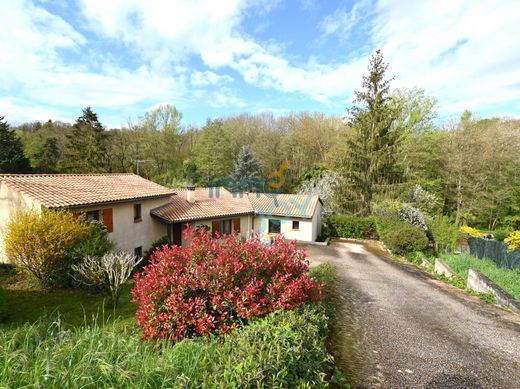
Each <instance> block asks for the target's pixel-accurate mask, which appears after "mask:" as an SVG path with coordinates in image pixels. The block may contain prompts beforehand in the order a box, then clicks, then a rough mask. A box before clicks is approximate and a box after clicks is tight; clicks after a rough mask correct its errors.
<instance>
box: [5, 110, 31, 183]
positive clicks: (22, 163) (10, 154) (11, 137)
mask: <svg viewBox="0 0 520 389" xmlns="http://www.w3.org/2000/svg"><path fill="white" fill-rule="evenodd" d="M30 170H31V166H30V163H29V160H28V159H27V157H26V156H25V154H24V150H23V146H22V142H21V141H20V139H19V138H18V136H16V134H15V132H14V130H11V129H10V128H9V124H7V122H6V121H5V120H4V117H3V116H1V115H0V173H27V172H29V171H30Z"/></svg>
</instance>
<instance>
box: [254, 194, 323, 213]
mask: <svg viewBox="0 0 520 389" xmlns="http://www.w3.org/2000/svg"><path fill="white" fill-rule="evenodd" d="M248 198H249V201H250V202H251V204H252V206H253V208H254V210H255V213H256V214H258V215H273V216H289V217H301V218H304V219H310V218H312V216H313V215H314V211H315V210H316V206H317V205H318V201H320V198H319V197H318V196H317V195H310V194H308V195H306V194H302V195H296V194H265V193H250V194H249V195H248Z"/></svg>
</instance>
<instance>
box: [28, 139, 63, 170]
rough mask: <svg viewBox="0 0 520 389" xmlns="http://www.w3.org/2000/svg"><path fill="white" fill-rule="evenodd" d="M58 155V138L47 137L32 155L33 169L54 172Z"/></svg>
mask: <svg viewBox="0 0 520 389" xmlns="http://www.w3.org/2000/svg"><path fill="white" fill-rule="evenodd" d="M60 156H61V153H60V149H59V145H58V140H57V139H56V138H54V137H50V138H47V139H46V140H45V142H44V143H43V144H42V145H41V147H40V149H39V150H38V151H37V152H36V154H35V155H34V157H33V161H34V169H35V170H36V171H37V172H39V173H56V171H57V169H58V162H59V160H60Z"/></svg>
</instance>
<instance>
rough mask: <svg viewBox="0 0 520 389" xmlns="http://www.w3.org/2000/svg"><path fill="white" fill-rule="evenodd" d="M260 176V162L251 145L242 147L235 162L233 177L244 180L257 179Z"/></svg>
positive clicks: (236, 179) (238, 180)
mask: <svg viewBox="0 0 520 389" xmlns="http://www.w3.org/2000/svg"><path fill="white" fill-rule="evenodd" d="M259 177H260V162H258V160H257V159H256V158H255V156H254V155H253V152H252V151H251V147H250V146H248V145H246V146H243V147H242V149H240V152H239V153H238V157H237V160H236V162H235V171H234V173H233V179H234V180H235V181H236V182H240V181H243V180H246V179H248V180H255V179H258V178H259Z"/></svg>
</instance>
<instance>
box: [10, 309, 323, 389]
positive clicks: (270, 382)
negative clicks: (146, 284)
mask: <svg viewBox="0 0 520 389" xmlns="http://www.w3.org/2000/svg"><path fill="white" fill-rule="evenodd" d="M326 334H327V317H326V315H325V314H324V313H323V309H321V308H320V306H304V307H302V308H301V309H298V310H295V311H278V312H274V313H272V314H270V315H268V316H266V317H265V318H262V319H259V320H257V321H254V322H253V323H252V324H251V325H248V326H246V327H244V328H243V329H240V330H238V331H235V332H233V333H232V334H229V335H228V336H226V337H225V338H224V339H223V340H222V339H217V338H212V339H210V340H207V339H202V338H197V339H190V340H185V341H182V342H180V343H177V344H175V345H171V344H168V343H164V344H159V345H153V344H150V343H146V342H142V340H141V339H140V336H139V334H137V333H135V332H134V331H133V330H131V329H129V328H125V327H123V328H121V327H120V326H118V325H117V323H115V324H113V325H106V326H105V327H103V328H101V327H99V326H97V325H95V324H94V325H89V326H85V327H79V328H73V329H71V330H65V329H64V328H63V327H62V325H61V323H60V321H59V320H56V319H54V320H40V321H38V322H37V323H35V324H32V325H31V324H25V325H23V326H20V327H18V328H13V329H10V330H6V331H1V332H0V355H3V356H5V358H1V359H0V386H2V387H23V386H30V385H34V384H35V383H37V384H40V385H42V386H45V387H78V386H81V387H87V386H96V387H140V388H144V387H151V388H174V387H175V388H177V387H187V386H189V387H194V388H214V387H223V388H224V387H225V388H231V387H235V388H237V387H241V388H253V387H254V388H274V387H278V388H282V387H291V388H296V387H299V388H307V387H315V388H319V387H327V386H328V384H327V375H326V373H328V372H329V371H330V370H331V367H332V359H331V357H330V355H329V354H327V352H326V350H325V347H324V343H325V337H326ZM49 372H52V374H49Z"/></svg>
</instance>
